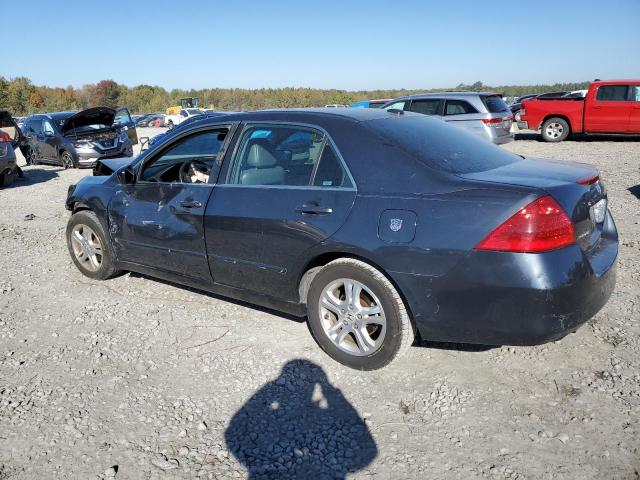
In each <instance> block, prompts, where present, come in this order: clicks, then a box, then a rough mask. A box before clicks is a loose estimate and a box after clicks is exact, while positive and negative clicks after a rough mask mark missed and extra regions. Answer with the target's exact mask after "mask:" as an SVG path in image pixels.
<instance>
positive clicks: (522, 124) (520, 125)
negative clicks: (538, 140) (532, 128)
mask: <svg viewBox="0 0 640 480" xmlns="http://www.w3.org/2000/svg"><path fill="white" fill-rule="evenodd" d="M518 128H519V129H520V130H529V122H526V121H524V120H518Z"/></svg>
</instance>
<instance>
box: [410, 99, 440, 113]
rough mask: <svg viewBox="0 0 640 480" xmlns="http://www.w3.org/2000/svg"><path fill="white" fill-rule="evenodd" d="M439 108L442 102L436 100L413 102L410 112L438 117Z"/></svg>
mask: <svg viewBox="0 0 640 480" xmlns="http://www.w3.org/2000/svg"><path fill="white" fill-rule="evenodd" d="M439 106H440V100H438V99H435V98H434V99H428V100H413V101H412V102H411V106H410V107H409V110H411V111H412V112H416V113H422V114H423V115H437V114H438V107H439Z"/></svg>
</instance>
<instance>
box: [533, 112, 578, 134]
mask: <svg viewBox="0 0 640 480" xmlns="http://www.w3.org/2000/svg"><path fill="white" fill-rule="evenodd" d="M552 118H561V119H562V120H564V121H565V122H567V125H569V133H572V132H573V130H574V128H573V125H571V120H569V117H567V116H566V115H563V114H558V113H551V114H549V115H547V116H546V117H544V118H543V119H542V122H540V130H542V129H543V128H544V124H545V122H546V121H547V120H551V119H552Z"/></svg>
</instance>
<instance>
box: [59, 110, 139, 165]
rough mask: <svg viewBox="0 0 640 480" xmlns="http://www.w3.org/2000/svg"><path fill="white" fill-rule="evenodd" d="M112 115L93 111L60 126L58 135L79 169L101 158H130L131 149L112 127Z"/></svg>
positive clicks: (112, 113) (122, 132) (128, 143)
mask: <svg viewBox="0 0 640 480" xmlns="http://www.w3.org/2000/svg"><path fill="white" fill-rule="evenodd" d="M115 114H116V111H115V110H113V109H111V108H107V107H96V108H90V109H87V110H83V111H82V112H78V113H77V114H75V115H74V116H72V117H70V118H68V119H67V120H66V121H65V123H64V125H63V126H62V134H63V135H64V136H65V137H66V138H68V139H69V140H70V141H71V143H72V145H73V148H74V150H75V153H76V158H77V163H78V165H79V166H93V165H95V163H96V162H97V161H98V160H100V159H104V158H114V157H131V156H132V155H133V145H132V143H131V139H130V138H129V137H128V135H127V133H126V132H124V131H121V130H120V129H119V128H118V127H117V126H116V125H115V124H114V119H115Z"/></svg>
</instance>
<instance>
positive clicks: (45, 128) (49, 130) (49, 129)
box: [42, 119, 55, 135]
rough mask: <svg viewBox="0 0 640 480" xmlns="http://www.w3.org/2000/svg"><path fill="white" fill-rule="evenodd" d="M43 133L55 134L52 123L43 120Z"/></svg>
mask: <svg viewBox="0 0 640 480" xmlns="http://www.w3.org/2000/svg"><path fill="white" fill-rule="evenodd" d="M42 131H43V132H44V133H45V134H51V135H52V134H54V133H55V131H54V130H53V125H51V122H50V121H49V120H46V119H45V120H43V121H42Z"/></svg>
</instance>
